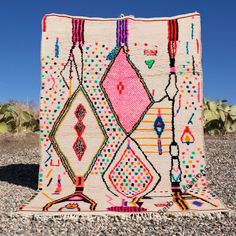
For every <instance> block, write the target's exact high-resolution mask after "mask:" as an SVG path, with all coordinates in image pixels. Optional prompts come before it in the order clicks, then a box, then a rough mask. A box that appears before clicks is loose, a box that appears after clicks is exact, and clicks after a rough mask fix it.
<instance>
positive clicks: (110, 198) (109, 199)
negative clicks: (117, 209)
mask: <svg viewBox="0 0 236 236" xmlns="http://www.w3.org/2000/svg"><path fill="white" fill-rule="evenodd" d="M105 196H106V197H107V198H108V200H107V202H108V203H109V204H110V205H112V206H115V205H114V204H113V203H111V201H112V200H113V198H112V197H110V196H109V195H107V194H106V195H105Z"/></svg>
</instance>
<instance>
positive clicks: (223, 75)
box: [0, 0, 236, 105]
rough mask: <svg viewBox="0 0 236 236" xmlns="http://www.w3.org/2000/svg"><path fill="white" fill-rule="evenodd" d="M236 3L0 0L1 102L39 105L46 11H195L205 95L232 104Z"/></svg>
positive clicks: (113, 13) (159, 13)
mask: <svg viewBox="0 0 236 236" xmlns="http://www.w3.org/2000/svg"><path fill="white" fill-rule="evenodd" d="M235 9H236V1H233V0H231V1H229V0H224V1H210V0H208V1H206V0H171V1H170V0H161V1H160V0H145V1H141V0H136V1H131V0H118V1H116V0H110V1H108V0H96V1H95V0H93V1H91V0H84V1H81V0H1V5H0V13H1V14H0V29H1V31H0V32H1V33H0V71H1V74H0V103H2V102H6V101H8V100H9V99H16V100H20V101H25V102H26V101H27V98H28V100H34V102H35V104H37V105H38V104H39V90H40V41H41V19H42V17H43V15H44V14H47V13H64V14H71V15H81V16H91V17H92V16H99V17H118V16H120V14H121V13H123V14H124V15H134V16H135V17H160V16H172V15H178V14H184V13H189V12H194V11H198V12H200V14H201V17H202V20H201V21H202V46H203V72H204V73H203V76H204V96H207V97H208V98H210V99H217V98H219V99H227V100H228V101H229V103H230V104H236V76H235V75H236V73H235V69H236V17H235Z"/></svg>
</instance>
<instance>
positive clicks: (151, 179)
mask: <svg viewBox="0 0 236 236" xmlns="http://www.w3.org/2000/svg"><path fill="white" fill-rule="evenodd" d="M127 151H128V148H126V149H125V150H124V152H123V154H122V155H121V157H120V159H119V160H118V161H117V163H116V164H115V165H114V167H113V168H112V170H111V171H110V173H109V174H108V178H109V180H110V181H111V183H112V185H113V186H114V188H115V189H116V191H117V192H119V193H120V194H121V195H123V196H124V197H127V198H134V197H136V196H137V195H139V194H142V193H143V192H145V191H146V190H147V189H148V187H149V185H150V184H151V183H152V181H153V179H154V177H153V175H152V173H151V172H150V170H149V169H148V168H147V166H146V165H145V163H144V162H143V161H142V160H141V158H140V157H139V156H138V155H136V153H135V151H134V150H133V149H132V148H130V151H131V152H132V154H133V155H134V156H135V157H136V158H137V159H138V160H139V161H140V162H141V163H142V165H143V166H144V167H145V168H146V170H147V171H148V173H149V175H150V176H151V178H150V180H149V182H148V183H147V185H146V187H145V188H144V190H143V191H141V192H137V193H136V194H134V195H133V196H127V195H125V193H122V192H121V191H120V190H119V189H118V188H117V187H116V186H115V184H114V182H113V180H112V178H111V174H112V172H113V171H114V169H115V168H116V167H117V166H119V164H120V162H121V160H122V158H123V157H124V155H125V153H126V152H127Z"/></svg>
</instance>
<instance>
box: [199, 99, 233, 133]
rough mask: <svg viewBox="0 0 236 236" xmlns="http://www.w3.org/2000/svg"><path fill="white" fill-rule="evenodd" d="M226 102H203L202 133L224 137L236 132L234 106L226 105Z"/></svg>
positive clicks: (207, 100)
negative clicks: (226, 134)
mask: <svg viewBox="0 0 236 236" xmlns="http://www.w3.org/2000/svg"><path fill="white" fill-rule="evenodd" d="M226 102H227V100H217V101H211V100H209V99H207V98H204V100H203V104H204V106H203V119H204V132H205V133H206V134H209V135H224V134H225V133H232V132H236V106H232V105H227V104H226Z"/></svg>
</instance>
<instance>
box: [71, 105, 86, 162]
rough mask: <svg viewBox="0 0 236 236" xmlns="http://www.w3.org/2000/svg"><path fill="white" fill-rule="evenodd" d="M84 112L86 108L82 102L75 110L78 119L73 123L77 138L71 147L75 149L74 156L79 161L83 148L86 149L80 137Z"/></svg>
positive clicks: (82, 129) (82, 130)
mask: <svg viewBox="0 0 236 236" xmlns="http://www.w3.org/2000/svg"><path fill="white" fill-rule="evenodd" d="M85 114H86V110H85V108H84V106H83V105H82V104H79V105H78V107H77V109H76V111H75V115H76V117H77V119H78V122H77V124H76V125H75V130H76V132H77V134H78V138H77V139H76V141H75V143H74V145H73V148H74V150H75V153H76V156H77V157H78V160H79V161H81V159H82V157H83V155H84V152H85V149H86V144H85V142H84V139H83V138H82V137H81V135H82V133H83V132H84V129H85V126H84V124H83V122H82V120H83V118H84V116H85Z"/></svg>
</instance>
